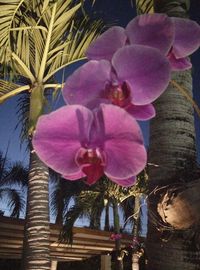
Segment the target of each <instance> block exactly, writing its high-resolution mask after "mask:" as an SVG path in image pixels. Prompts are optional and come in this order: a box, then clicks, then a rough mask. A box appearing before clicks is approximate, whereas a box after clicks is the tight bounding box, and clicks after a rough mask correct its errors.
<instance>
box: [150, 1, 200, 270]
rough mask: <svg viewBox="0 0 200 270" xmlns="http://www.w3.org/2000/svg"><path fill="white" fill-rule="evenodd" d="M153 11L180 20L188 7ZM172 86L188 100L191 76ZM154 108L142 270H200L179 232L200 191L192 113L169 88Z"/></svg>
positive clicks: (161, 6)
mask: <svg viewBox="0 0 200 270" xmlns="http://www.w3.org/2000/svg"><path fill="white" fill-rule="evenodd" d="M154 7H155V12H162V13H163V12H165V13H167V14H168V15H170V16H179V17H184V16H186V14H187V10H186V8H187V7H188V1H186V0H185V1H184V0H179V1H178V0H177V1H171V0H168V1H166V0H161V1H160V0H159V1H156V0H155V1H154ZM173 80H175V81H176V82H178V83H179V84H181V85H182V86H183V87H184V88H185V89H187V91H188V92H189V94H190V95H192V78H191V73H190V71H185V72H179V73H175V74H173ZM155 106H156V111H157V116H156V118H155V119H154V120H153V121H152V122H151V129H150V130H151V131H150V147H149V161H150V163H152V164H156V166H150V168H149V179H150V181H149V192H150V196H149V202H148V206H149V222H148V234H147V256H148V265H147V269H148V270H171V269H176V270H195V269H199V263H200V252H199V250H198V249H197V248H196V243H195V241H194V238H192V236H191V235H190V234H189V232H188V231H187V232H186V231H185V230H184V229H185V228H188V221H190V224H189V226H191V225H194V223H195V222H196V221H197V219H195V215H197V214H198V212H199V211H200V204H199V199H198V200H197V196H196V195H195V198H196V201H195V202H194V199H193V198H192V196H193V194H192V192H191V190H193V192H194V190H195V188H194V186H196V188H197V187H198V186H199V181H198V180H196V181H194V180H195V172H196V149H195V130H194V115H193V108H192V106H191V104H190V103H189V101H188V100H187V99H185V97H183V96H182V94H180V93H179V92H178V91H177V89H176V88H175V87H174V86H173V85H172V84H170V85H169V87H168V89H167V91H166V92H165V93H164V94H163V95H162V96H161V97H160V98H159V99H158V100H157V102H156V104H155ZM192 186H193V189H191V187H192ZM194 194H195V193H194ZM194 206H195V208H196V209H194ZM159 214H160V215H159ZM198 215H199V214H198ZM191 217H192V218H191ZM193 219H194V220H193ZM198 221H199V220H198ZM170 223H171V225H170ZM175 229H182V230H181V231H180V230H179V231H178V230H177V231H176V230H175ZM186 233H187V234H186ZM194 235H195V232H193V236H194Z"/></svg>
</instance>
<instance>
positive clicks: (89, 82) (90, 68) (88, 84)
mask: <svg viewBox="0 0 200 270" xmlns="http://www.w3.org/2000/svg"><path fill="white" fill-rule="evenodd" d="M110 73H111V64H110V63H109V62H108V61H106V60H101V61H95V60H93V61H89V62H87V63H86V64H84V65H83V66H81V67H80V68H78V69H77V70H76V71H75V72H74V73H73V74H72V75H71V76H70V77H69V78H68V79H67V81H66V83H65V86H64V89H63V97H64V100H65V102H66V103H68V104H82V105H84V106H86V107H88V108H90V109H93V108H95V107H97V106H98V105H99V104H100V103H107V102H108V100H107V99H105V98H104V97H103V96H102V89H104V88H105V86H106V84H107V82H108V81H109V80H110V76H111V75H110Z"/></svg>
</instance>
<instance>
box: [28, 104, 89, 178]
mask: <svg viewBox="0 0 200 270" xmlns="http://www.w3.org/2000/svg"><path fill="white" fill-rule="evenodd" d="M92 121H93V115H92V112H91V111H89V110H88V109H87V108H85V107H83V106H78V105H74V106H65V107H62V108H61V109H58V110H57V111H54V112H52V113H50V114H48V115H44V116H42V117H40V118H39V121H38V124H37V128H36V132H35V134H34V136H33V147H34V149H35V151H36V152H37V154H38V156H39V158H40V159H41V160H42V161H43V162H44V163H46V164H47V166H49V167H50V168H52V169H53V170H55V171H57V172H58V173H60V174H62V175H64V176H70V175H72V178H73V177H74V176H73V175H76V174H78V175H79V173H80V167H79V166H78V164H77V162H76V160H75V156H76V155H77V152H78V150H79V149H80V147H81V146H82V145H84V144H85V143H86V142H87V141H88V139H89V133H88V131H89V130H90V126H91V124H92ZM69 178H70V177H69Z"/></svg>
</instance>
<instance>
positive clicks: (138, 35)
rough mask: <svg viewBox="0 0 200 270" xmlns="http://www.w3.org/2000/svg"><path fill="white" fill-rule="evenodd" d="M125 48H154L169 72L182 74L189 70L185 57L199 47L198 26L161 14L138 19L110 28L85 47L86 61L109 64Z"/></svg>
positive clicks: (188, 61) (199, 32) (187, 59)
mask: <svg viewBox="0 0 200 270" xmlns="http://www.w3.org/2000/svg"><path fill="white" fill-rule="evenodd" d="M127 44H140V45H145V46H150V47H154V48H157V49H158V50H160V52H161V53H162V54H164V55H165V56H167V58H168V60H169V62H170V64H171V69H172V70H185V69H189V68H191V66H192V65H191V62H190V59H189V58H188V56H189V55H191V54H192V53H193V52H195V51H196V50H197V49H198V48H199V46H200V26H199V25H198V24H197V23H196V22H195V21H192V20H189V19H184V18H175V17H168V16H167V15H165V14H158V13H154V14H144V15H140V16H137V17H135V18H134V19H133V20H132V21H130V22H129V24H128V25H127V27H126V28H125V29H124V28H122V27H119V26H114V27H111V28H110V29H109V30H107V31H106V32H104V33H103V34H102V35H101V36H100V37H99V38H97V40H96V41H94V42H93V43H92V44H91V45H90V46H89V48H88V51H87V57H88V58H89V59H93V60H100V59H107V60H109V61H110V60H111V59H112V56H113V54H114V53H115V52H116V51H117V50H118V49H119V48H122V47H124V46H125V45H127Z"/></svg>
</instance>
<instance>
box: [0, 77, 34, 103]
mask: <svg viewBox="0 0 200 270" xmlns="http://www.w3.org/2000/svg"><path fill="white" fill-rule="evenodd" d="M28 89H30V86H29V85H23V86H21V85H18V84H16V83H13V82H10V81H5V80H1V79H0V103H2V102H3V101H5V100H6V99H8V98H10V97H12V96H15V95H16V94H19V93H21V92H23V91H26V90H28Z"/></svg>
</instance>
